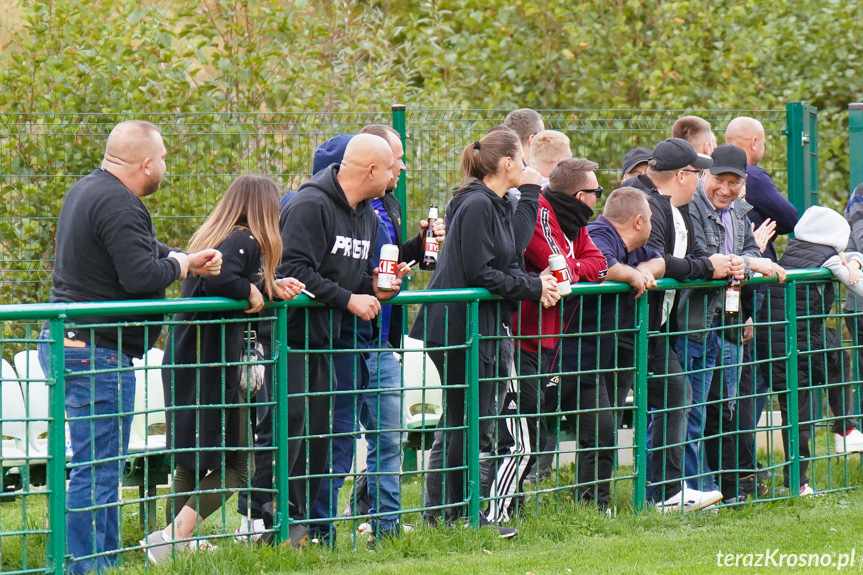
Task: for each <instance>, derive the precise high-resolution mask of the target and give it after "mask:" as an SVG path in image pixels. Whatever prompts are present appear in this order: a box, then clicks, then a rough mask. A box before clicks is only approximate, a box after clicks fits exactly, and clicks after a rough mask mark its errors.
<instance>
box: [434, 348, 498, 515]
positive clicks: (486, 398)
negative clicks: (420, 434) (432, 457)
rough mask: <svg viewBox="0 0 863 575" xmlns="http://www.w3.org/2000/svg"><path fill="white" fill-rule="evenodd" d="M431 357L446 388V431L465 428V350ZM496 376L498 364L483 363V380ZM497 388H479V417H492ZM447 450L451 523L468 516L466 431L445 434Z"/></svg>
mask: <svg viewBox="0 0 863 575" xmlns="http://www.w3.org/2000/svg"><path fill="white" fill-rule="evenodd" d="M428 355H429V357H430V358H431V360H432V362H433V363H434V364H435V367H436V368H437V370H438V373H439V374H440V375H441V380H442V381H443V384H444V402H445V405H446V407H445V409H444V416H445V417H446V423H445V424H446V427H448V428H450V427H461V426H465V425H466V417H465V415H466V414H465V397H466V392H467V389H466V388H464V387H455V386H462V385H464V384H465V379H466V378H465V351H464V350H461V349H457V350H448V351H440V350H435V349H430V350H429V351H428ZM494 373H495V369H494V364H493V363H488V362H485V361H483V360H482V359H480V362H479V377H480V378H481V379H483V378H490V377H493V375H494ZM496 389H497V385H495V384H492V383H491V382H482V383H481V384H480V386H479V413H480V416H481V417H482V416H484V415H489V414H491V413H492V409H493V407H492V405H493V404H494V396H495V391H496ZM443 439H444V449H445V451H446V453H445V457H444V460H445V461H446V467H447V470H446V472H445V473H444V481H443V486H442V491H443V493H444V496H443V497H444V499H445V500H446V503H447V505H448V506H449V507H448V508H447V509H446V511H445V512H444V517H445V518H446V519H448V520H455V519H458V518H460V517H466V516H467V510H466V508H465V506H464V504H465V502H466V501H467V492H466V491H465V475H466V473H467V470H466V466H467V454H466V449H465V447H466V446H465V430H464V429H448V430H447V431H445V432H444V438H443Z"/></svg>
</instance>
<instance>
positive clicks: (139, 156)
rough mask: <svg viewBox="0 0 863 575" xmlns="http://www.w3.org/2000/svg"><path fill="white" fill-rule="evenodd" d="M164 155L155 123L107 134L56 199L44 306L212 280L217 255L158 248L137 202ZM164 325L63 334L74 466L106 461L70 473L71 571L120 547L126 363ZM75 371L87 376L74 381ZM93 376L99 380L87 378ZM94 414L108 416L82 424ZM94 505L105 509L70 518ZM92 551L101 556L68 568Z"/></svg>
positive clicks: (128, 419)
mask: <svg viewBox="0 0 863 575" xmlns="http://www.w3.org/2000/svg"><path fill="white" fill-rule="evenodd" d="M165 156H166V151H165V145H164V143H163V142H162V136H161V134H160V133H159V128H157V127H156V126H154V125H153V124H151V123H149V122H143V121H137V120H135V121H129V122H123V123H121V124H118V125H117V126H115V127H114V129H113V130H112V131H111V134H110V135H109V136H108V142H107V145H106V148H105V157H104V160H103V161H102V167H101V168H100V169H98V170H96V171H95V172H93V173H92V174H90V175H88V176H85V177H84V178H83V179H82V180H80V181H79V182H78V183H76V184H75V185H74V186H72V188H71V189H70V190H69V192H68V193H67V194H66V198H65V200H64V201H63V208H62V209H61V211H60V219H59V221H58V223H57V234H56V250H55V258H54V272H53V283H54V285H53V289H52V290H51V298H50V301H51V302H55V303H73V302H97V301H122V300H147V299H163V298H164V297H165V288H166V287H167V286H169V285H170V284H171V283H173V282H174V281H175V280H177V279H181V278H184V277H186V274H187V273H188V272H190V271H191V272H194V273H196V274H217V273H219V269H220V267H221V254H220V253H219V252H218V251H216V250H204V251H202V252H198V253H194V254H185V253H183V252H182V251H180V250H178V249H174V248H169V247H167V246H165V245H163V244H161V243H159V241H158V240H156V235H155V231H154V229H153V222H152V221H151V220H150V214H149V213H148V212H147V208H146V207H145V206H144V204H143V203H142V202H141V198H143V197H144V196H148V195H150V194H153V193H155V192H156V190H158V189H159V185H160V184H161V182H162V177H163V176H164V175H165ZM163 319H164V316H161V315H156V316H141V315H125V316H111V317H79V318H75V320H74V322H70V323H69V324H67V325H66V327H65V332H64V335H65V338H64V344H65V360H66V370H67V375H66V386H65V391H66V415H67V416H68V417H69V418H70V420H69V431H70V435H71V441H72V462H73V463H75V464H86V463H87V462H89V461H92V460H94V459H97V460H108V461H109V463H102V464H99V465H95V466H94V465H81V466H77V467H75V468H73V469H72V473H71V475H70V479H69V488H68V492H67V504H68V507H69V509H70V512H69V513H68V514H67V515H66V531H67V534H68V552H69V554H70V555H71V556H72V558H73V560H72V562H71V563H70V564H69V573H90V572H91V571H94V570H95V571H102V570H104V569H107V568H109V567H112V566H114V565H116V558H115V557H114V556H113V555H110V553H111V552H112V551H114V550H116V549H117V547H118V517H119V515H118V509H119V508H118V507H116V506H113V504H116V503H117V495H118V489H119V486H120V473H121V472H122V470H123V466H124V464H125V461H124V459H123V457H124V456H125V454H126V450H127V449H128V446H129V431H130V426H131V423H132V416H131V415H130V412H132V411H133V408H134V400H135V374H134V372H133V371H131V367H132V358H133V357H141V356H143V355H144V353H145V352H146V351H147V350H148V349H149V348H150V347H152V346H153V344H154V343H155V341H156V338H158V337H159V333H160V331H161V330H160V326H159V325H158V322H160V321H162V320H163ZM141 321H153V322H156V324H157V325H155V326H151V327H150V328H149V329H146V328H144V327H141V326H140V325H131V326H123V327H91V326H93V325H94V324H107V323H109V324H116V323H119V322H141ZM46 327H47V326H46ZM40 337H41V338H42V339H49V338H50V333H49V332H48V330H47V329H43V331H42V334H41V336H40ZM39 361H40V363H41V364H42V368H43V369H44V370H45V373H49V372H50V371H49V369H50V364H51V362H50V351H49V346H48V344H47V343H41V344H39ZM118 368H119V369H121V370H122V371H117V369H118ZM82 370H86V371H87V374H86V375H80V376H76V375H74V373H75V372H80V371H82ZM91 370H97V374H96V375H91ZM98 370H106V373H98ZM93 413H98V414H99V415H100V416H106V415H107V416H111V415H115V416H116V417H100V418H98V419H90V418H91V417H92V414H93ZM76 418H82V419H76ZM91 427H92V429H91ZM94 494H95V497H94ZM93 505H100V506H103V505H106V506H107V507H104V508H100V509H98V510H96V511H85V512H74V510H75V509H80V508H86V507H91V506H93ZM97 553H100V554H101V553H109V555H105V556H101V557H99V558H98V559H86V560H83V561H75V560H74V558H76V557H82V556H85V555H93V554H97Z"/></svg>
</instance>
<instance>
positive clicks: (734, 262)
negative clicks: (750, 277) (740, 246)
mask: <svg viewBox="0 0 863 575" xmlns="http://www.w3.org/2000/svg"><path fill="white" fill-rule="evenodd" d="M730 258H731V267H730V269H729V271H728V275H730V276H731V277H733V278H737V279H739V280H742V279H743V278H744V277H745V276H746V261H744V259H743V258H741V257H740V256H734V255H733V256H730Z"/></svg>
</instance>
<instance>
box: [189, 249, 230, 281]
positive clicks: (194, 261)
mask: <svg viewBox="0 0 863 575" xmlns="http://www.w3.org/2000/svg"><path fill="white" fill-rule="evenodd" d="M188 257H189V271H190V272H192V274H194V275H196V276H217V275H219V273H220V272H221V271H222V252H220V251H219V250H216V249H213V248H209V249H206V250H201V251H199V252H195V253H193V254H189V256H188Z"/></svg>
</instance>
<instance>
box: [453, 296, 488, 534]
mask: <svg viewBox="0 0 863 575" xmlns="http://www.w3.org/2000/svg"><path fill="white" fill-rule="evenodd" d="M466 335H467V337H466V338H465V343H467V344H468V348H467V350H465V351H466V353H467V357H466V360H467V361H466V362H465V369H466V370H467V386H468V387H467V389H466V390H465V391H466V393H465V398H466V401H467V405H466V406H465V407H466V409H465V414H466V415H467V417H466V420H467V484H468V517H470V524H471V526H472V527H479V505H480V497H481V494H482V480H481V479H480V472H479V385H480V382H479V300H474V301H471V302H468V320H467V334H466ZM450 425H461V422H458V421H456V422H452V423H450Z"/></svg>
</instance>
